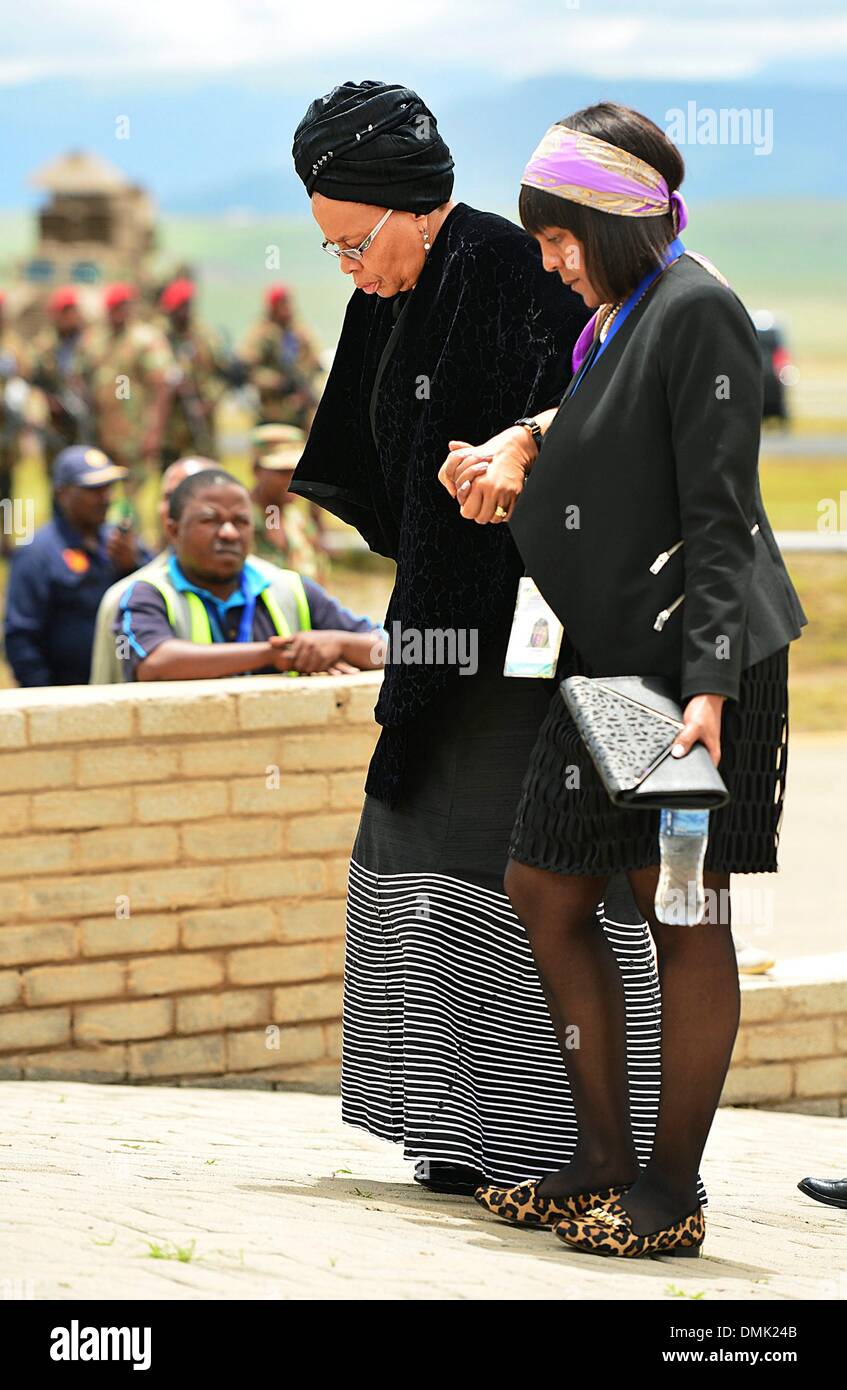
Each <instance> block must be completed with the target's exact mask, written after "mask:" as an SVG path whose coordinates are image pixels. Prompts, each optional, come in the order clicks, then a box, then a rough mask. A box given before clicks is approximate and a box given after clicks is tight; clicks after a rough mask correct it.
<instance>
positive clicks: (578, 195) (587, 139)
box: [521, 125, 688, 232]
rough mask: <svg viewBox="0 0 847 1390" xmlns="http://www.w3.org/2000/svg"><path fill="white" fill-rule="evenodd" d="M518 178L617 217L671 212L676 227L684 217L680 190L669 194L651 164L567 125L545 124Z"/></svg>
mask: <svg viewBox="0 0 847 1390" xmlns="http://www.w3.org/2000/svg"><path fill="white" fill-rule="evenodd" d="M521 183H522V184H525V185H526V186H527V187H528V188H540V189H542V190H543V192H545V193H552V194H553V195H554V196H555V197H556V198H568V199H569V200H570V202H572V203H583V204H584V205H585V206H586V207H590V208H597V209H598V211H600V212H609V213H612V214H614V215H615V216H618V217H661V216H662V214H663V213H668V212H674V211H675V212H676V218H675V223H676V228H677V231H680V232H681V231H682V230H683V228H684V227H685V226H686V224H687V222H688V211H687V209H686V206H685V201H684V199H683V197H682V194H681V193H671V194H669V193H668V185H667V183H666V182H665V180H664V179H663V178H662V175H661V174H660V173H659V171H658V170H657V169H654V168H653V166H652V165H651V164H647V163H645V161H644V160H643V159H639V158H638V156H637V155H634V154H630V153H629V152H628V151H627V150H622V149H620V148H619V147H618V146H617V145H610V144H609V143H608V141H606V140H599V139H598V138H597V136H596V135H586V134H583V132H582V131H579V130H571V129H570V128H569V127H568V126H563V125H552V126H551V127H550V129H549V130H548V131H547V134H546V135H545V136H544V139H543V140H542V141H541V144H540V145H539V146H538V148H537V150H536V151H535V153H534V154H533V156H532V158H531V159H530V161H529V163H528V164H527V166H526V168H525V169H524V172H523V177H522V179H521Z"/></svg>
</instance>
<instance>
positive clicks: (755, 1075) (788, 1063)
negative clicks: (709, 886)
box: [721, 952, 847, 1115]
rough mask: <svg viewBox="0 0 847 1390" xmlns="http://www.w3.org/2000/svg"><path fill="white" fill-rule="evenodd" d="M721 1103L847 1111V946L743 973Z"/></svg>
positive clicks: (829, 1112)
mask: <svg viewBox="0 0 847 1390" xmlns="http://www.w3.org/2000/svg"><path fill="white" fill-rule="evenodd" d="M721 1103H722V1104H723V1105H754V1106H757V1107H758V1108H760V1109H763V1110H792V1111H799V1112H802V1113H805V1114H810V1115H847V952H839V953H838V954H836V955H826V956H802V957H797V958H796V959H794V960H784V961H780V963H779V965H777V966H775V967H774V969H773V970H772V971H771V972H770V974H769V975H767V976H761V977H758V978H756V977H743V978H742V983H741V1027H740V1029H739V1033H738V1040H737V1042H736V1045H735V1051H734V1053H733V1056H732V1066H731V1068H730V1072H729V1076H728V1077H727V1081H726V1085H725V1087H724V1092H723V1097H722V1101H721Z"/></svg>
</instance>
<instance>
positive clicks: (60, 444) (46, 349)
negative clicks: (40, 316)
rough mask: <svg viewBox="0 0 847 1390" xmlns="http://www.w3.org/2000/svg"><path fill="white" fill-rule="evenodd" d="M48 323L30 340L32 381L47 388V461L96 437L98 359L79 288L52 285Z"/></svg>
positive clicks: (90, 441)
mask: <svg viewBox="0 0 847 1390" xmlns="http://www.w3.org/2000/svg"><path fill="white" fill-rule="evenodd" d="M47 314H48V317H49V319H50V323H49V325H48V327H46V328H43V329H42V330H41V332H40V333H37V334H36V335H35V338H34V339H33V342H32V384H33V386H37V387H38V388H39V390H41V391H42V392H43V393H44V397H45V400H46V402H47V424H46V426H45V430H44V450H45V454H46V456H47V461H48V463H50V462H52V460H53V459H54V458H55V456H56V454H58V453H59V452H60V451H61V450H62V449H69V448H70V447H71V446H72V445H74V444H91V443H92V442H93V439H94V418H93V414H92V402H91V390H92V378H93V373H94V359H93V357H92V356H91V353H90V351H89V349H88V348H87V346H86V335H85V328H84V324H83V320H82V315H81V313H80V308H79V300H78V297H77V292H76V290H75V289H73V288H72V287H70V286H68V287H66V288H64V289H59V290H54V292H53V294H51V296H50V298H49V299H48V301H47Z"/></svg>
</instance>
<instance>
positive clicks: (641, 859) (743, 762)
mask: <svg viewBox="0 0 847 1390" xmlns="http://www.w3.org/2000/svg"><path fill="white" fill-rule="evenodd" d="M576 674H590V672H586V671H585V670H584V667H583V664H582V662H581V661H580V658H579V655H578V654H577V653H576V652H575V651H574V649H573V648H572V647H569V646H567V645H563V649H562V654H561V657H560V660H559V669H558V671H557V680H563V679H564V678H565V676H569V675H576ZM787 761H788V648H787V647H784V648H783V649H782V650H781V651H778V652H776V653H775V654H774V655H773V656H769V657H767V658H766V659H765V660H764V661H760V662H757V664H756V665H755V666H750V667H748V668H747V670H745V671H744V672H742V676H741V685H740V689H739V696H738V700H737V701H732V700H727V701H726V703H725V704H724V710H723V727H722V730H721V764H720V771H721V776H722V777H723V779H724V781H725V782H726V784H727V787H728V788H729V791H730V800H729V802H728V803H727V804H726V806H722V807H721V808H720V809H719V810H717V811H713V812H712V814H711V817H710V821H709V844H708V848H707V850H706V860H705V867H706V869H711V870H712V871H714V872H715V873H730V874H759V873H773V872H774V871H775V870H776V867H777V862H776V861H777V846H778V842H779V827H780V823H781V820H782V804H783V797H784V794H785V774H786V767H787ZM573 768H577V769H578V770H579V775H578V777H577V776H576V775H574V773H573V772H572V771H569V772H566V769H573ZM658 845H659V812H658V811H631V810H627V809H622V808H620V807H617V806H614V805H613V804H612V802H611V801H610V799H609V796H608V793H607V792H606V790H605V788H604V787H603V784H602V782H601V781H600V778H599V777H598V775H597V772H596V771H595V768H594V764H593V763H592V761H591V758H590V757H589V755H588V753H587V752H586V750H585V747H584V745H583V743H582V740H581V738H580V736H579V734H578V733H577V730H576V726H575V724H574V722H573V720H572V719H571V717H570V714H569V713H568V711H567V708H566V706H565V702H564V700H563V699H562V697H561V695H560V694H559V691H558V688H557V690H556V692H555V694H554V695H553V698H552V700H551V703H550V708H549V710H548V712H547V716H546V718H545V720H544V722H543V724H542V726H541V729H540V731H539V734H538V738H537V739H536V742H535V746H534V748H533V750H532V754H531V757H530V761H529V766H528V768H527V772H526V776H525V777H524V781H523V787H522V790H521V796H520V801H519V803H518V809H517V814H516V817H515V824H514V826H513V828H512V835H511V840H510V844H509V854H510V855H511V857H512V858H513V859H517V860H519V861H520V862H521V863H522V864H529V865H532V866H533V867H535V868H538V869H549V870H551V871H552V872H554V873H560V874H598V875H600V874H611V873H615V872H616V871H618V870H625V869H644V868H647V867H649V866H650V865H653V864H658V862H659V851H658Z"/></svg>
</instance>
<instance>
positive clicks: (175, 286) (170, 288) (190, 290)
mask: <svg viewBox="0 0 847 1390" xmlns="http://www.w3.org/2000/svg"><path fill="white" fill-rule="evenodd" d="M193 298H194V283H193V281H191V280H172V281H171V283H170V284H169V285H166V286H165V288H164V289H163V290H162V293H161V294H160V296H159V308H160V309H164V311H165V313H166V314H172V313H173V311H174V309H179V308H181V306H182V305H183V304H188V302H189V300H191V299H193Z"/></svg>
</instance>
